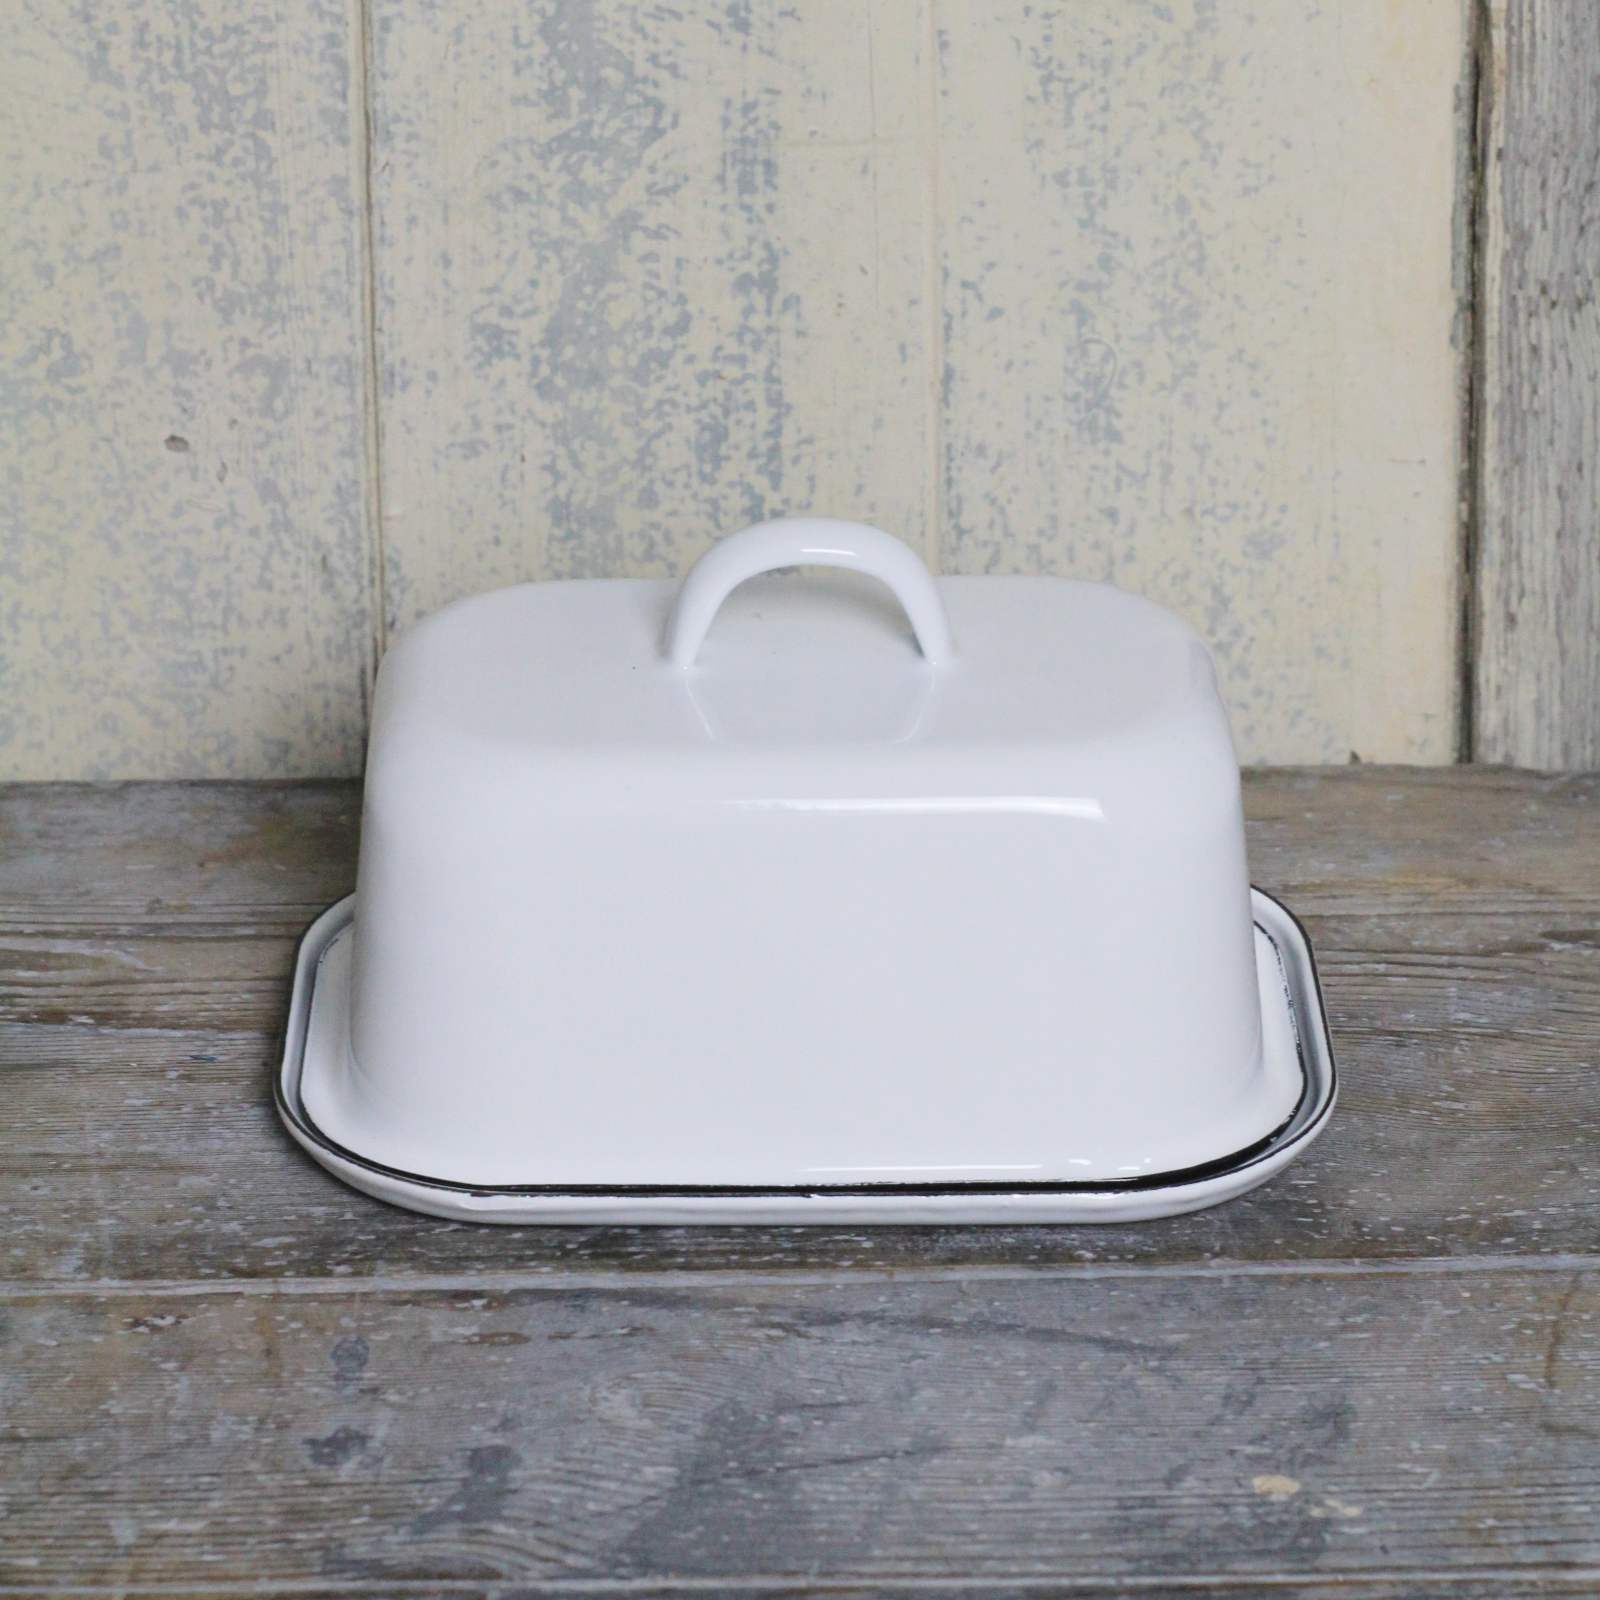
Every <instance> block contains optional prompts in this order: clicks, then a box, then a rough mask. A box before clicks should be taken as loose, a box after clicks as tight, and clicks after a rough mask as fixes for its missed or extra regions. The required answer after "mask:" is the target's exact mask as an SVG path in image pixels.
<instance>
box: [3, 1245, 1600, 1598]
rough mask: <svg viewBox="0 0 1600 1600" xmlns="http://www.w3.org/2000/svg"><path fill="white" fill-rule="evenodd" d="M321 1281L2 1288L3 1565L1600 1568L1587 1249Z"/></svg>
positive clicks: (1598, 1444)
mask: <svg viewBox="0 0 1600 1600" xmlns="http://www.w3.org/2000/svg"><path fill="white" fill-rule="evenodd" d="M329 1290H330V1292H328V1293H325V1294H319V1295H305V1294H302V1295H296V1296H284V1295H282V1294H279V1293H273V1292H268V1293H240V1292H227V1291H224V1292H217V1293H213V1292H205V1293H196V1294H191V1295H187V1296H171V1295H158V1296H151V1295H149V1294H146V1293H142V1292H133V1293H126V1294H117V1295H90V1294H85V1295H67V1296H55V1295H53V1296H43V1297H27V1296H23V1297H16V1296H12V1297H10V1298H9V1299H8V1301H7V1303H6V1305H5V1308H4V1309H5V1319H6V1320H5V1362H4V1368H3V1378H0V1382H3V1384H4V1389H5V1397H6V1408H5V1442H6V1455H7V1459H8V1477H7V1483H6V1493H7V1502H8V1503H7V1518H6V1523H5V1538H4V1540H3V1541H0V1581H7V1582H12V1583H25V1582H28V1581H33V1580H39V1579H41V1578H43V1577H45V1576H46V1575H50V1576H54V1577H58V1578H59V1577H63V1576H66V1575H68V1574H70V1577H71V1581H73V1582H75V1583H94V1584H103V1585H111V1584H116V1585H123V1584H127V1585H129V1586H132V1587H137V1586H139V1585H145V1586H151V1587H153V1586H155V1585H156V1584H158V1583H169V1584H205V1583H210V1582H214V1581H216V1580H219V1579H222V1580H226V1579H228V1578H233V1577H235V1576H236V1575H238V1574H243V1573H248V1574H249V1575H250V1577H251V1578H253V1579H255V1580H257V1581H262V1582H270V1581H273V1580H278V1581H289V1580H299V1581H301V1582H310V1581H311V1580H331V1581H334V1582H337V1581H339V1580H345V1581H351V1580H365V1581H367V1582H369V1583H373V1584H380V1583H381V1584H383V1585H384V1586H385V1587H386V1588H387V1586H388V1585H391V1584H395V1583H400V1582H411V1583H415V1584H420V1583H425V1582H431V1581H439V1582H445V1581H449V1580H463V1581H471V1582H477V1583H489V1582H492V1581H499V1582H501V1583H504V1584H508V1585H509V1584H512V1583H515V1582H517V1581H519V1580H529V1581H533V1582H543V1583H547V1584H553V1583H556V1582H558V1581H580V1582H581V1581H582V1580H584V1579H596V1580H599V1579H605V1580H612V1581H614V1580H618V1579H632V1580H637V1581H639V1582H640V1583H641V1584H648V1583H649V1582H650V1581H651V1580H654V1581H656V1582H658V1583H659V1582H660V1581H661V1580H662V1579H663V1578H667V1577H672V1578H677V1579H681V1580H687V1581H688V1582H689V1583H691V1584H693V1583H695V1582H699V1583H701V1584H703V1585H704V1586H706V1587H707V1588H710V1587H712V1586H714V1585H717V1586H720V1585H722V1584H726V1585H728V1586H729V1587H730V1588H735V1589H736V1588H738V1587H739V1586H740V1585H741V1584H744V1585H749V1584H751V1583H752V1582H753V1581H754V1580H758V1579H759V1580H764V1581H765V1582H766V1583H767V1584H768V1585H773V1584H776V1583H779V1582H783V1581H787V1582H789V1583H792V1584H795V1585H796V1586H802V1587H803V1586H805V1585H808V1584H810V1583H812V1582H814V1581H816V1580H829V1579H831V1580H834V1582H835V1583H838V1582H839V1581H840V1580H842V1579H845V1578H854V1579H856V1580H858V1581H860V1582H862V1583H863V1584H865V1585H867V1586H869V1588H870V1586H871V1585H872V1584H873V1583H874V1582H876V1581H879V1580H883V1581H887V1582H892V1583H894V1584H896V1585H898V1586H900V1587H902V1588H908V1587H909V1588H915V1587H916V1586H917V1585H918V1584H919V1583H922V1582H926V1581H929V1580H933V1581H936V1582H938V1583H941V1584H942V1583H951V1584H955V1583H966V1584H970V1585H974V1586H976V1585H978V1584H987V1583H993V1584H994V1585H996V1586H999V1585H1003V1584H1005V1583H1006V1582H1007V1581H1008V1580H1010V1581H1017V1580H1029V1579H1032V1580H1037V1579H1040V1578H1044V1577H1047V1576H1050V1575H1058V1576H1060V1577H1063V1578H1066V1579H1074V1578H1077V1579H1087V1580H1098V1582H1099V1583H1100V1584H1102V1585H1104V1586H1105V1587H1106V1588H1108V1589H1113V1590H1114V1589H1115V1588H1116V1585H1117V1580H1118V1579H1119V1577H1124V1576H1125V1577H1127V1578H1129V1579H1132V1580H1133V1581H1135V1582H1136V1583H1138V1584H1139V1585H1141V1586H1144V1585H1148V1586H1151V1587H1155V1586H1158V1585H1160V1584H1163V1583H1166V1584H1171V1585H1173V1586H1175V1587H1176V1586H1180V1585H1181V1584H1182V1583H1183V1582H1184V1581H1185V1580H1194V1579H1201V1578H1203V1579H1205V1580H1206V1581H1207V1582H1208V1583H1209V1584H1210V1585H1211V1586H1212V1587H1213V1589H1220V1590H1222V1591H1223V1592H1229V1591H1230V1590H1232V1589H1233V1588H1235V1587H1237V1588H1248V1587H1249V1586H1250V1584H1251V1580H1254V1579H1263V1580H1264V1579H1270V1578H1272V1577H1274V1576H1282V1575H1289V1576H1294V1575H1300V1576H1304V1577H1307V1578H1319V1579H1322V1580H1324V1581H1329V1580H1333V1579H1335V1578H1338V1577H1342V1576H1344V1575H1359V1574H1361V1573H1363V1572H1366V1571H1374V1572H1376V1574H1377V1575H1378V1576H1379V1577H1381V1578H1383V1579H1385V1581H1388V1582H1391V1583H1393V1582H1394V1581H1395V1579H1396V1578H1402V1579H1403V1578H1404V1577H1405V1576H1406V1575H1407V1574H1424V1573H1426V1574H1438V1575H1443V1576H1445V1577H1446V1578H1448V1577H1449V1576H1454V1575H1459V1576H1460V1577H1463V1578H1471V1577H1473V1576H1474V1574H1475V1573H1476V1574H1477V1575H1479V1576H1480V1577H1483V1576H1487V1575H1488V1574H1490V1573H1493V1572H1499V1573H1502V1574H1507V1575H1511V1576H1518V1575H1520V1576H1531V1575H1533V1574H1534V1573H1536V1572H1538V1571H1541V1570H1554V1571H1557V1572H1560V1571H1561V1570H1563V1569H1565V1570H1566V1571H1567V1572H1568V1573H1569V1574H1571V1573H1582V1574H1584V1575H1587V1576H1589V1577H1590V1578H1591V1579H1592V1578H1593V1577H1594V1576H1595V1575H1597V1574H1600V1515H1597V1508H1600V1271H1594V1270H1590V1271H1585V1272H1568V1271H1545V1272H1505V1273H1500V1274H1497V1275H1494V1276H1492V1277H1490V1278H1487V1279H1485V1278H1482V1277H1473V1276H1465V1277H1459V1276H1458V1277H1452V1276H1448V1275H1432V1274H1424V1275H1416V1274H1398V1275H1395V1274H1389V1275H1384V1274H1377V1275H1372V1274H1355V1275H1350V1276H1332V1277H1323V1278H1290V1279H1270V1280H1264V1279H1261V1278H1235V1279H1210V1280H1195V1279H1189V1278H1184V1279H1172V1278H1163V1277H1160V1276H1154V1277H1146V1278H1143V1279H1131V1280H1116V1281H1107V1280H1084V1281H1079V1282H1074V1283H1064V1282H1062V1281H1060V1280H1059V1279H1057V1278H1053V1277H1043V1278H1041V1277H1030V1276H1027V1275H1023V1276H1019V1277H1011V1278H1005V1279H996V1280H987V1281H985V1280H979V1281H965V1282H963V1281H944V1282H930V1281H894V1280H892V1279H881V1280H876V1281H874V1280H857V1281H855V1282H853V1283H849V1284H843V1285H832V1286H824V1285H815V1284H789V1285H771V1284H768V1285H756V1284H744V1285H738V1286H732V1287H727V1286H725V1287H714V1286H705V1285H701V1286H693V1287H685V1288H676V1289H668V1288H663V1287H660V1286H650V1287H646V1286H636V1287H631V1288H621V1289H616V1290H608V1291H599V1290H595V1289H573V1288H551V1289H548V1290H532V1291H530V1290H519V1291H516V1292H509V1293H508V1292H503V1291H501V1290H498V1289H496V1288H494V1287H483V1288H477V1289H474V1288H470V1287H468V1288H464V1289H462V1290H460V1291H459V1292H446V1293H441V1292H436V1291H421V1292H417V1291H412V1292H391V1293H385V1294H381V1295H372V1294H367V1295H347V1294H344V1293H342V1292H339V1291H338V1290H337V1287H336V1286H333V1285H330V1286H329ZM63 1372H70V1373H71V1374H72V1382H71V1383H70V1384H63V1383H62V1382H61V1376H62V1374H63ZM1419 1587H1424V1586H1423V1585H1419ZM1431 1592H1437V1590H1434V1591H1431Z"/></svg>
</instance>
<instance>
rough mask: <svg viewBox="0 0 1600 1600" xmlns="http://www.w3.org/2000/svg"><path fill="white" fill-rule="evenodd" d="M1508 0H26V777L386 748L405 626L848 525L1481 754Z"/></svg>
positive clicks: (22, 441)
mask: <svg viewBox="0 0 1600 1600" xmlns="http://www.w3.org/2000/svg"><path fill="white" fill-rule="evenodd" d="M1464 9H1465V0H1460V3H1457V0H1450V3H1445V4H1440V5H1437V6H1427V7H1421V6H1414V7H1401V6H1397V5H1394V4H1392V3H1388V0H1346V3H1344V4H1341V5H1340V6H1338V7H1326V6H1322V5H1319V4H1314V3H1312V0H1290V3H1289V4H1287V5H1285V6H1284V7H1283V8H1281V10H1279V11H1278V12H1276V13H1274V14H1273V17H1272V19H1271V26H1263V25H1261V23H1260V21H1259V19H1257V18H1256V17H1255V16H1254V15H1253V14H1252V13H1251V11H1250V10H1248V9H1247V8H1220V7H1216V6H1213V5H1207V4H1202V3H1198V0H1196V3H1192V4H1183V3H1179V4H1174V5H1162V6H1156V5H1150V4H1145V3H1143V0H1128V3H1125V4H1120V5H1117V6H1110V7H1070V8H1068V7H1058V6H1037V5H1028V6H1023V5H1020V4H1012V3H1001V4H994V3H990V0H984V3H983V4H981V5H979V4H976V3H974V0H893V3H891V0H875V3H868V4H857V3H852V0H807V3H806V4H805V5H803V6H784V7H751V6H748V5H743V4H729V5H726V6H721V5H719V6H713V7H688V8H681V9H679V10H673V9H670V8H665V7H640V6H638V5H636V4H632V3H629V0H594V3H591V4H581V5H555V4H551V3H546V0H539V3H536V4H532V5H529V6H526V7H519V8H510V7H494V8H482V9H473V10H471V11H470V12H463V11H462V10H460V9H459V8H452V7H446V6H443V5H440V4H438V3H436V0H407V3H405V4H402V3H400V0H370V5H368V6H366V7H365V8H358V7H356V6H355V5H354V4H351V5H350V6H349V7H348V8H347V7H346V4H345V3H344V0H280V3H279V4H277V5H269V4H267V0H249V3H248V4H247V5H246V6H244V7H242V8H240V7H226V8H225V7H223V6H222V4H221V0H183V3H182V4H181V5H177V6H174V7H171V8H167V9H164V10H162V11H161V12H159V13H157V12H154V11H151V10H149V9H148V8H146V7H145V6H143V5H139V4H134V5H131V6H129V7H128V8H125V9H124V10H122V11H119V12H118V13H117V15H116V16H96V17H95V18H94V19H93V21H92V22H91V21H89V20H85V19H83V18H81V17H80V18H73V17H68V16H66V15H65V14H58V13H52V12H46V11H45V10H43V9H42V8H38V9H36V8H32V7H30V8H27V9H25V10H24V12H23V13H22V17H21V20H20V23H19V24H18V26H17V29H16V33H17V38H18V43H17V45H16V46H15V47H14V48H13V50H12V52H11V53H10V54H9V56H8V59H7V62H6V64H5V65H4V66H0V72H4V73H5V74H7V75H8V77H9V80H10V82H9V85H8V89H7V92H6V93H5V95H4V96H3V97H0V105H3V106H4V109H3V110H0V117H3V118H4V119H5V120H4V123H3V126H4V128H5V130H6V138H7V140H8V143H9V145H10V147H11V149H13V150H14V151H16V152H18V153H19V155H20V157H21V159H20V160H17V161H14V162H12V163H11V164H10V166H9V167H8V171H7V174H6V176H5V178H4V179H3V180H0V182H3V183H4V184H5V185H6V202H7V209H8V217H9V219H10V222H11V229H12V237H13V241H14V242H13V248H12V249H11V251H10V252H9V256H10V260H9V262H8V267H7V274H6V281H5V286H4V290H3V293H4V296H5V310H6V312H7V315H6V317H5V319H4V320H5V324H6V326H5V330H4V331H3V332H0V341H3V342H0V359H3V361H4V370H5V374H6V376H5V380H4V387H3V389H0V397H3V404H4V405H5V407H6V408H7V412H8V426H7V428H6V430H5V432H4V433H3V435H0V461H3V462H4V469H3V470H4V471H5V474H6V481H7V483H8V485H9V488H10V493H9V497H8V502H7V511H6V512H4V513H0V515H10V516H11V517H12V518H13V519H14V520H13V522H12V523H11V524H10V525H9V527H8V529H7V532H6V533H5V536H4V544H3V546H0V623H3V626H4V629H5V632H4V634H3V635H0V691H3V692H0V774H3V775H8V776H26V777H62V776H107V777H109V776H150V775H169V774H170V775H196V776H287V775H295V774H306V773H348V772H352V771H354V770H356V769H357V768H358V766H359V763H360V758H361V746H362V741H363V737H364V718H365V704H366V693H365V689H366V683H367V681H368V678H369V675H370V670H371V661H372V654H373V650H374V648H375V644H376V641H377V639H378V638H380V637H381V635H382V633H383V631H384V630H385V629H387V628H393V627H403V626H405V625H406V624H407V623H409V622H410V621H412V620H413V619H414V618H416V617H417V616H418V615H421V614H423V613H425V612H426V611H428V610H430V609H432V608H433V607H435V606H437V605H439V604H442V603H444V602H445V601H448V600H450V599H452V598H455V597H456V596H458V595H461V594H464V593H469V592H472V591H475V590H479V589H483V588H487V587H490V586H493V585H497V584H504V583H510V582H516V581H521V580H525V579H530V578H543V577H569V576H592V575H668V574H674V573H678V572H681V571H682V570H683V569H684V568H685V567H686V566H687V564H688V563H689V561H691V560H692V559H693V557H694V556H695V555H696V554H698V553H699V551H700V550H701V549H703V548H704V547H705V545H706V544H708V543H709V542H710V541H711V540H712V539H713V538H714V537H716V536H717V535H719V534H721V533H725V532H728V531H731V530H732V529H734V528H736V527H738V526H740V525H741V524H743V523H745V522H747V521H751V520H754V519H756V518H759V517H763V516H768V515H773V514H776V513H779V512H783V511H796V510H807V509H812V510H827V511H831V512H835V513H838V514H841V515H849V516H859V517H863V518H866V519H869V520H873V521H877V522H879V523H881V524H883V525H884V526H886V527H888V528H890V529H891V530H893V531H894V532H895V533H897V534H899V535H901V536H902V537H904V538H906V539H907V540H909V541H910V542H911V543H913V544H915V545H916V546H918V547H919V548H920V549H923V550H924V551H925V552H926V553H927V554H928V556H929V557H930V559H931V560H932V561H934V562H935V563H936V564H937V565H939V566H941V567H942V568H944V569H945V570H949V571H961V572H979V571H1024V572H1064V573H1071V574H1075V575H1079V576H1087V577H1096V578H1110V579H1113V580H1114V581H1116V582H1119V583H1121V584H1124V585H1125V586H1127V587H1130V588H1133V589H1136V590H1138V591H1140V592H1143V593H1146V594H1149V595H1151V596H1153V597H1154V598H1156V599H1158V600H1161V601H1163V602H1165V603H1167V604H1169V605H1172V606H1174V607H1176V608H1177V609H1178V610H1179V611H1181V612H1183V613H1184V614H1186V615H1187V616H1189V617H1190V618H1191V619H1192V620H1193V621H1194V622H1195V623H1196V625H1197V626H1198V627H1199V628H1200V629H1201V631H1202V632H1203V633H1204V634H1205V635H1206V636H1207V637H1208V638H1209V639H1210V640H1211V641H1212V642H1213V644H1214V646H1215V648H1216V650H1217V654H1218V658H1219V665H1220V668H1221V672H1222V677H1223V682H1224V688H1225V691H1226V693H1227V695H1228V697H1229V700H1230V703H1231V705H1232V707H1233V711H1234V718H1235V726H1236V730H1237V733H1238V742H1239V746H1240V752H1241V754H1242V755H1243V756H1244V757H1245V758H1247V759H1250V760H1260V759H1271V760H1280V761H1295V760H1340V761H1342V760H1345V759H1346V758H1347V757H1348V756H1349V754H1350V753H1351V752H1356V753H1359V755H1360V756H1361V757H1362V758H1364V759H1412V760H1448V759H1449V758H1450V756H1451V754H1452V741H1453V737H1454V730H1455V695H1456V687H1457V683H1458V681H1459V671H1458V658H1457V645H1458V641H1457V639H1456V638H1455V618H1456V614H1457V596H1456V582H1457V578H1456V563H1457V526H1456V515H1457V513H1456V482H1457V449H1458V431H1457V430H1458V424H1457V391H1456V379H1457V362H1458V356H1457V353H1456V352H1455V351H1454V350H1453V349H1452V345H1451V332H1452V319H1453V317H1454V315H1455V311H1456V299H1455V296H1454V291H1453V288H1452V276H1451V270H1452V241H1451V223H1452V219H1451V207H1452V202H1453V197H1454V194H1455V185H1454V182H1453V161H1454V151H1455V141H1456V137H1457V133H1458V129H1459V124H1460V117H1461V113H1460V110H1459V107H1458V105H1457V103H1456V96H1455V89H1456V85H1457V82H1458V80H1459V76H1460V67H1461V62H1462V60H1463V58H1464V51H1463V41H1464V22H1463V13H1464ZM364 25H365V26H364ZM363 96H364V97H365V102H366V103H365V105H363ZM367 113H370V123H371V141H370V144H369V143H368V142H367V141H366V130H365V121H366V114H367ZM1397 150H1403V151H1404V152H1405V159H1404V160H1403V161H1397V160H1395V159H1394V153H1395V152H1396V151H1397ZM369 390H370V393H371V399H372V402H373V404H375V406H376V412H375V414H369V412H370V407H369V406H368V403H367V402H368V397H369ZM369 423H370V424H371V428H370V431H369Z"/></svg>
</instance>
